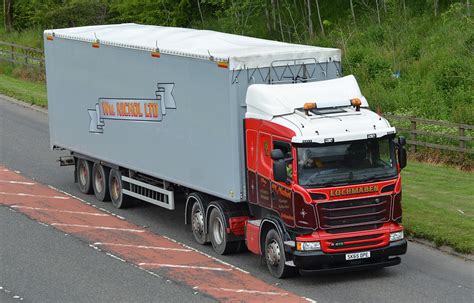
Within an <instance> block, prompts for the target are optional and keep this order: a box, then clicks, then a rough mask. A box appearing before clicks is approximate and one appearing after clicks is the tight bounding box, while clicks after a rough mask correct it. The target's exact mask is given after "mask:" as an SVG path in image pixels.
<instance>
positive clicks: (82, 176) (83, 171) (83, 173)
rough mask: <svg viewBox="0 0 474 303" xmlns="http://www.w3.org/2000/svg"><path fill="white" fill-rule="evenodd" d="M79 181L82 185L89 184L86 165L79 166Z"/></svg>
mask: <svg viewBox="0 0 474 303" xmlns="http://www.w3.org/2000/svg"><path fill="white" fill-rule="evenodd" d="M79 179H80V181H81V184H82V185H85V184H86V183H87V169H86V166H85V164H84V163H81V166H79Z"/></svg>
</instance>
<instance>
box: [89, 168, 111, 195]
mask: <svg viewBox="0 0 474 303" xmlns="http://www.w3.org/2000/svg"><path fill="white" fill-rule="evenodd" d="M92 187H93V188H94V195H95V197H96V198H97V200H99V201H107V200H108V199H109V198H110V196H109V168H108V167H104V166H103V165H100V164H99V163H94V166H93V167H92Z"/></svg>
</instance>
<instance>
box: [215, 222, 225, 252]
mask: <svg viewBox="0 0 474 303" xmlns="http://www.w3.org/2000/svg"><path fill="white" fill-rule="evenodd" d="M213 233H214V240H215V241H216V244H217V245H221V244H222V242H223V241H224V226H223V224H222V221H221V218H220V217H217V218H216V220H214V222H213Z"/></svg>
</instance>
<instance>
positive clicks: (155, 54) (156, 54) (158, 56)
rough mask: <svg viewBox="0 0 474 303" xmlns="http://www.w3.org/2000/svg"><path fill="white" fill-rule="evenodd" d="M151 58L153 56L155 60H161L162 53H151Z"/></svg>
mask: <svg viewBox="0 0 474 303" xmlns="http://www.w3.org/2000/svg"><path fill="white" fill-rule="evenodd" d="M151 56H152V57H153V58H160V56H161V55H160V52H152V53H151Z"/></svg>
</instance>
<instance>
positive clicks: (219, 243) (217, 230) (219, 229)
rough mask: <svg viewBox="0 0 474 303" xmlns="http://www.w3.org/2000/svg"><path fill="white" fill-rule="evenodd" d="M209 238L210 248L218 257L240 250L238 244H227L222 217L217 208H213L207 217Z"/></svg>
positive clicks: (237, 242)
mask: <svg viewBox="0 0 474 303" xmlns="http://www.w3.org/2000/svg"><path fill="white" fill-rule="evenodd" d="M208 230H209V238H210V239H211V244H212V248H214V251H215V252H216V253H218V254H220V255H227V254H231V253H235V252H237V251H238V250H239V248H240V242H239V241H234V242H228V241H227V233H226V225H225V221H224V215H223V214H222V213H221V212H220V210H219V209H218V208H213V209H212V211H211V215H210V216H209V229H208Z"/></svg>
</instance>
